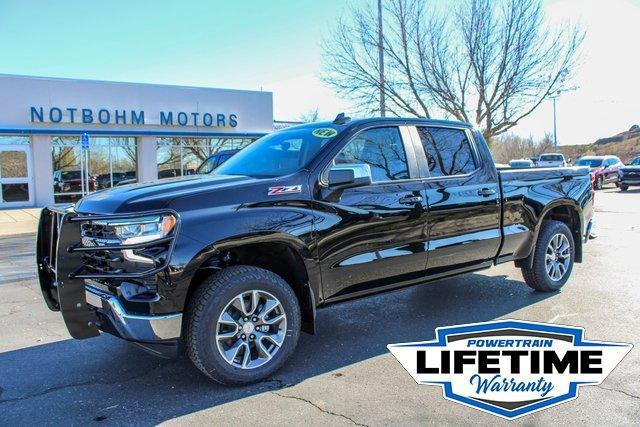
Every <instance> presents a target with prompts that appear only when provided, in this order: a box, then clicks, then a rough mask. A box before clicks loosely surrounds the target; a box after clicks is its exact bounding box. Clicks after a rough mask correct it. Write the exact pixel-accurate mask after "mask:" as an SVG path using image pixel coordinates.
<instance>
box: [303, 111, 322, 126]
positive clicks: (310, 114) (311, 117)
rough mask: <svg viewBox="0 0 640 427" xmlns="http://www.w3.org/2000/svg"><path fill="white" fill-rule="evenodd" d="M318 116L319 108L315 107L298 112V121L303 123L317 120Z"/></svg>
mask: <svg viewBox="0 0 640 427" xmlns="http://www.w3.org/2000/svg"><path fill="white" fill-rule="evenodd" d="M319 116H320V108H318V107H316V108H315V109H313V110H309V111H307V112H306V113H303V114H300V121H301V122H304V123H312V122H317V121H318V117H319Z"/></svg>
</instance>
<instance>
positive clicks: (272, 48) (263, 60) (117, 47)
mask: <svg viewBox="0 0 640 427" xmlns="http://www.w3.org/2000/svg"><path fill="white" fill-rule="evenodd" d="M374 1H375V0H350V1H346V0H271V1H266V0H263V1H258V0H236V1H221V0H213V1H205V0H202V1H195V0H180V1H164V0H155V1H142V0H139V1H123V0H109V1H103V2H89V1H86V0H82V1H78V0H65V1H45V0H0V73H2V74H19V75H35V76H46V77H67V78H78V79H97V80H112V81H128V82H141V83H162V84H176V85H188V86H205V87H222V88H235V89H253V90H265V91H271V92H273V97H274V118H275V119H277V120H297V119H299V118H300V116H301V115H302V114H304V113H307V112H309V111H310V110H313V109H315V108H318V109H319V111H320V116H321V118H326V119H328V118H332V117H334V116H335V114H337V113H338V112H341V111H345V112H347V113H348V112H349V111H350V110H352V109H353V106H352V104H351V103H350V102H349V100H348V99H342V98H340V97H339V96H338V95H337V94H335V93H334V92H333V90H332V89H331V88H329V87H327V86H326V85H325V84H324V83H323V82H322V81H321V80H320V74H321V73H322V47H321V43H322V40H323V38H326V37H328V36H329V35H330V33H331V30H332V29H333V28H334V27H335V25H336V22H337V20H338V19H339V18H340V17H341V16H348V14H349V8H350V5H353V4H357V3H365V2H371V3H373V2H374ZM544 8H545V12H546V14H547V17H548V19H549V21H550V23H551V24H552V25H555V24H557V23H560V22H562V21H564V20H567V19H569V20H571V21H574V22H575V21H578V22H579V23H580V25H582V27H583V28H584V29H585V30H586V32H587V35H586V39H585V41H584V44H583V48H582V55H581V61H580V67H579V68H578V69H577V71H576V73H575V76H574V78H573V79H572V81H571V82H570V83H569V84H570V85H571V86H573V85H575V86H578V87H579V88H578V90H576V91H574V92H570V93H565V94H563V95H562V97H561V98H560V99H559V100H558V103H557V119H558V120H557V123H558V140H559V143H560V144H562V145H565V144H584V143H591V142H593V141H594V140H595V139H597V138H600V137H605V136H610V135H612V134H615V133H618V132H620V131H623V130H626V129H628V128H629V127H630V126H631V125H632V124H635V123H640V108H638V105H639V104H640V84H639V83H638V82H639V81H640V78H639V77H638V76H640V54H638V50H639V49H638V46H637V41H638V40H639V36H638V33H637V27H638V22H640V0H547V1H544ZM0 102H2V101H1V95H0ZM552 130H553V110H552V105H551V102H544V103H543V104H542V105H541V107H540V108H539V109H538V110H536V111H535V112H534V113H533V114H532V115H531V116H530V117H528V118H526V119H525V120H523V121H521V123H520V124H519V125H518V126H517V127H515V128H514V129H513V131H514V132H515V133H518V134H520V135H523V136H533V137H534V138H540V137H542V135H544V133H545V132H551V131H552Z"/></svg>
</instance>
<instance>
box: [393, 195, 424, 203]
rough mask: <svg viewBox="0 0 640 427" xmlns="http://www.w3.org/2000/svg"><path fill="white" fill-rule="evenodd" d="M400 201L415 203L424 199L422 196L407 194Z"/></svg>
mask: <svg viewBox="0 0 640 427" xmlns="http://www.w3.org/2000/svg"><path fill="white" fill-rule="evenodd" d="M398 201H399V202H400V204H402V205H415V204H416V203H420V202H421V201H422V196H407V197H403V198H402V199H400V200H398Z"/></svg>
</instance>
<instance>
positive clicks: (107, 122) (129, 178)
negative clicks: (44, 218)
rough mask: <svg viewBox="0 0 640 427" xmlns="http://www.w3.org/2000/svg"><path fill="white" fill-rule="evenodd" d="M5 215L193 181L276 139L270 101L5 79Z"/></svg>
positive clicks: (0, 200)
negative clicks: (226, 157) (220, 159)
mask: <svg viewBox="0 0 640 427" xmlns="http://www.w3.org/2000/svg"><path fill="white" fill-rule="evenodd" d="M0 94H2V97H1V98H0V208H4V207H26V206H44V205H46V204H49V203H54V202H55V203H58V202H67V201H73V200H77V199H78V198H80V197H82V195H83V194H86V193H88V192H92V191H96V190H100V189H104V188H110V187H113V186H117V185H122V184H126V183H131V182H142V181H150V180H155V179H164V178H170V177H176V176H184V175H191V174H193V173H195V171H196V169H197V167H198V166H199V165H200V163H202V161H203V160H204V159H206V158H207V157H208V156H209V155H211V154H214V153H217V152H219V151H226V150H236V149H240V148H242V147H244V146H246V145H247V144H250V143H251V142H252V141H254V140H255V139H256V138H259V137H260V136H262V135H264V134H266V133H268V132H271V131H273V128H274V121H273V97H272V94H271V93H270V92H261V91H260V92H259V91H245V90H230V89H213V88H202V87H184V86H168V85H155V84H137V83H120V82H104V81H90V80H72V79H54V78H40V77H24V76H11V75H0Z"/></svg>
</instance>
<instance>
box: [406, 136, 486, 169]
mask: <svg viewBox="0 0 640 427" xmlns="http://www.w3.org/2000/svg"><path fill="white" fill-rule="evenodd" d="M418 135H420V141H421V142H422V147H423V148H424V152H425V155H426V156H427V163H428V165H429V175H430V176H432V177H436V176H451V175H463V174H468V173H471V172H473V171H474V170H476V169H477V168H478V164H477V162H476V159H475V156H474V153H473V149H472V147H471V144H470V142H469V139H468V137H467V133H466V132H465V131H464V130H462V129H452V128H439V127H431V126H419V127H418Z"/></svg>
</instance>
